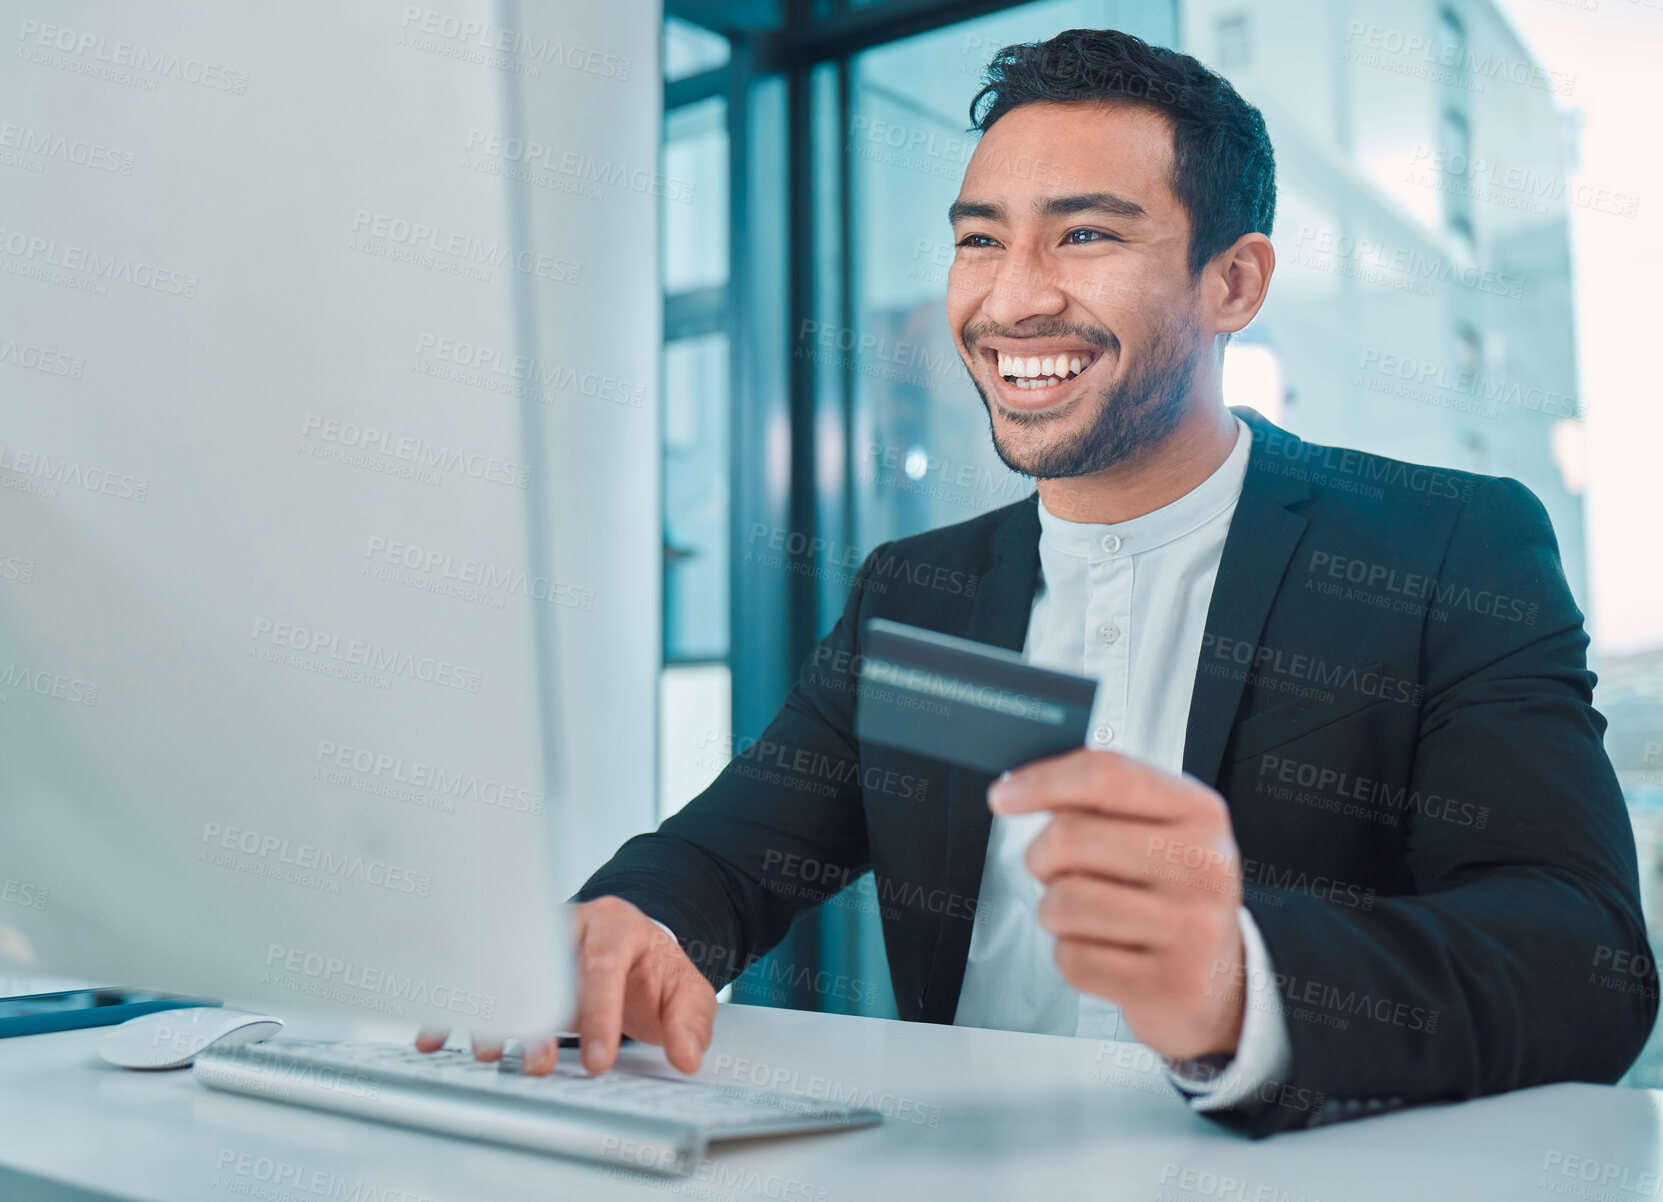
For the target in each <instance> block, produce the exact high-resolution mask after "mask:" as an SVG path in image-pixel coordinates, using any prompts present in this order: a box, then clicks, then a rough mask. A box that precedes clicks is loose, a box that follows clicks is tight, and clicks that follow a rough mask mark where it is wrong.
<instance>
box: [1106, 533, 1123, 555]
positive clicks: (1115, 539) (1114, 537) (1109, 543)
mask: <svg viewBox="0 0 1663 1202" xmlns="http://www.w3.org/2000/svg"><path fill="white" fill-rule="evenodd" d="M1103 550H1105V551H1107V552H1108V553H1109V554H1110V555H1113V554H1114V553H1115V552H1116V551H1118V550H1120V535H1118V534H1105V535H1104V536H1103Z"/></svg>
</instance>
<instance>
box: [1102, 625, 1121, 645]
mask: <svg viewBox="0 0 1663 1202" xmlns="http://www.w3.org/2000/svg"><path fill="white" fill-rule="evenodd" d="M1097 633H1098V634H1100V635H1102V636H1103V641H1104V642H1105V643H1112V642H1114V641H1115V640H1116V639H1117V638H1119V637H1120V627H1118V626H1112V625H1110V624H1109V623H1108V622H1104V623H1103V624H1102V625H1101V626H1099V627H1098V628H1097Z"/></svg>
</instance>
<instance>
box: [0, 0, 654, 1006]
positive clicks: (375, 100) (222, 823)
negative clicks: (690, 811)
mask: <svg viewBox="0 0 1663 1202" xmlns="http://www.w3.org/2000/svg"><path fill="white" fill-rule="evenodd" d="M522 7H523V6H522ZM96 8H97V21H96V22H95V24H96V28H97V30H98V32H99V35H100V36H101V37H106V38H108V39H109V42H110V44H112V45H113V44H115V43H116V42H117V41H118V40H121V41H124V42H125V43H127V44H140V45H144V44H148V42H149V41H150V40H152V39H153V37H154V36H155V35H156V28H154V19H153V17H152V16H147V15H145V14H143V13H139V12H137V11H135V10H132V9H131V6H124V5H119V4H113V3H111V4H100V5H98V6H96ZM458 11H459V12H460V13H461V15H462V16H463V17H464V19H469V20H471V19H478V20H480V21H483V22H485V23H486V27H493V28H494V27H495V26H496V25H497V24H500V14H499V13H498V12H497V11H496V8H495V6H493V5H492V4H490V3H488V2H485V3H479V2H476V0H468V2H467V3H465V4H464V5H463V7H462V9H460V10H458ZM447 19H449V18H447ZM571 19H573V18H572V15H571V13H568V12H567V11H566V10H564V9H560V10H559V11H555V10H550V11H547V12H544V11H543V10H541V9H535V8H525V10H524V11H523V12H521V13H520V14H519V16H518V17H517V18H516V20H515V21H514V22H512V23H511V24H512V26H513V28H515V29H517V30H521V31H522V32H523V34H524V36H525V37H526V39H527V41H528V43H535V44H538V45H552V46H559V45H561V44H570V42H571V40H572V38H573V36H574V34H573V33H572V28H573V27H571V25H570V21H571ZM87 20H88V21H89V22H92V17H91V16H90V15H88V16H87ZM409 22H410V17H409V16H408V13H407V12H406V9H405V7H404V6H399V5H381V6H371V10H370V11H368V12H366V13H365V14H362V18H361V19H355V20H353V21H343V22H337V23H335V24H333V25H330V26H329V29H328V31H327V36H320V35H319V33H318V31H317V30H316V29H309V28H302V27H299V26H293V25H292V24H291V25H289V26H282V27H281V28H279V27H278V26H275V25H273V24H272V23H271V22H268V21H261V20H256V19H252V18H248V17H246V16H239V15H236V14H229V13H228V14H225V18H224V19H223V20H215V21H211V22H207V23H205V24H201V25H200V26H197V27H193V28H192V30H191V37H190V39H189V40H190V42H191V45H190V46H189V47H188V49H189V50H190V51H191V53H192V54H196V55H200V56H201V58H202V59H203V60H204V61H213V62H216V63H224V64H228V65H229V66H232V67H235V71H233V72H231V74H232V75H234V76H236V77H237V78H246V80H250V81H253V82H252V83H250V84H249V86H248V87H247V89H246V94H245V93H243V92H242V91H240V90H239V91H234V92H226V91H224V90H222V89H220V88H217V87H201V86H193V85H192V84H191V82H190V81H185V80H179V79H173V78H169V79H166V80H165V82H164V83H163V84H162V85H161V91H160V92H159V93H157V94H155V95H152V94H150V93H148V92H143V93H141V92H134V91H133V90H132V89H130V88H121V87H116V86H114V85H109V86H106V85H105V84H103V83H99V84H98V85H97V86H88V81H87V79H86V78H85V76H84V75H81V74H78V73H76V72H70V71H53V70H49V69H47V68H45V67H41V66H38V65H37V66H36V67H34V68H31V70H29V71H19V72H12V73H6V74H4V75H3V77H0V102H4V103H0V109H6V108H9V109H16V110H18V111H28V112H30V113H33V114H35V116H34V117H33V118H31V120H34V121H36V122H37V123H38V128H39V129H40V130H47V131H68V132H69V133H70V134H71V135H73V136H72V139H71V140H73V138H74V137H81V138H84V139H87V140H89V141H95V142H99V144H100V145H103V142H104V141H105V140H108V141H109V142H110V144H111V145H116V146H117V147H118V148H119V150H120V151H121V153H122V154H125V155H127V156H128V158H129V160H130V161H131V162H132V163H134V164H136V167H135V169H134V170H133V171H132V172H131V173H130V174H129V173H126V172H116V173H110V174H106V173H104V172H102V171H92V170H89V169H88V168H87V167H86V166H85V165H77V164H75V163H59V162H57V161H56V160H54V161H53V162H52V165H51V167H50V168H49V169H47V170H45V171H40V172H27V171H25V172H19V173H17V176H18V178H17V179H16V180H14V181H12V182H10V183H8V185H7V187H6V188H5V189H4V194H3V196H0V228H3V229H4V230H5V231H6V232H7V233H6V238H7V240H6V242H5V246H4V247H0V251H3V252H4V255H5V256H6V257H7V262H8V263H9V264H10V265H11V266H12V267H16V268H18V270H16V271H13V270H10V269H8V271H6V272H4V273H0V316H3V321H0V327H3V330H0V979H3V980H8V981H14V982H15V981H21V980H24V979H27V978H34V977H42V978H45V977H60V978H62V977H74V978H79V979H82V980H88V981H92V982H96V983H98V984H109V985H124V986H132V987H135V988H140V987H142V988H151V989H158V990H165V991H171V992H180V993H195V994H206V995H209V996H214V997H221V998H224V999H225V1000H226V1001H228V1002H230V1003H232V1004H235V1005H240V1006H248V1007H251V1008H263V1009H269V1010H272V1011H275V1012H277V1013H278V1014H279V1015H285V1014H288V1013H290V1012H295V1011H298V1010H300V1009H303V1008H306V1009H311V1008H321V1009H322V1010H323V1011H325V1012H326V1013H331V1014H335V1015H338V1016H352V1015H357V1016H365V1017H381V1018H386V1019H389V1020H391V1021H392V1022H394V1023H396V1024H399V1025H402V1026H404V1027H406V1028H410V1029H413V1028H414V1027H415V1026H416V1025H417V1024H419V1023H427V1022H444V1023H446V1024H447V1025H449V1026H452V1027H455V1028H462V1027H481V1026H483V1027H495V1028H498V1029H501V1030H502V1031H504V1032H505V1033H507V1032H512V1031H514V1030H517V1029H519V1028H521V1027H522V1026H525V1025H527V1024H533V1025H542V1026H547V1025H549V1024H550V1023H552V1022H557V1021H560V1017H561V1016H559V1015H557V1014H555V1013H554V1011H556V1010H558V1009H559V1008H560V1001H561V998H562V997H563V996H564V990H565V989H566V987H567V986H568V985H569V981H566V980H564V978H565V977H567V976H568V975H569V974H568V973H567V972H566V971H565V953H564V952H563V951H562V950H561V949H562V945H563V941H564V939H565V938H566V932H565V931H564V930H563V929H562V927H561V915H562V908H561V907H562V905H563V902H564V899H565V898H566V897H568V896H570V895H571V893H573V892H574V891H575V890H576V888H577V887H578V886H579V885H580V884H581V883H582V881H583V879H584V878H585V877H586V876H587V875H588V873H589V872H590V871H592V870H593V869H594V868H595V867H596V866H598V864H599V863H601V862H602V861H603V860H604V859H605V858H606V857H607V856H608V855H609V854H611V852H612V851H613V850H615V849H616V847H617V846H618V845H619V844H620V843H621V842H623V841H624V839H626V838H628V837H629V836H630V835H631V834H634V833H636V832H638V831H640V830H643V829H646V828H648V827H650V826H651V825H652V822H653V818H654V814H655V802H656V798H655V797H654V791H653V782H654V778H655V771H656V764H655V761H654V746H655V733H656V732H655V728H654V719H655V705H656V689H657V680H658V672H659V670H660V667H661V656H660V646H661V639H660V631H661V624H662V617H661V613H660V598H661V595H662V589H661V583H660V572H661V568H662V563H663V541H662V533H661V517H662V515H661V507H660V493H659V483H658V476H659V469H660V461H661V453H662V448H661V445H660V437H659V418H658V373H659V366H658V364H659V355H660V341H661V340H660V332H661V331H660V324H659V316H658V315H659V313H660V311H661V309H662V299H661V296H660V294H659V285H658V275H657V264H658V248H657V240H656V230H657V227H658V221H657V206H658V203H659V199H658V196H657V193H656V191H655V190H653V189H647V188H636V187H632V186H629V185H628V184H627V182H618V183H616V184H613V183H608V184H607V185H605V187H604V190H602V189H601V188H600V187H599V186H598V185H597V187H596V188H587V187H586V188H583V189H573V190H565V189H551V188H548V187H540V186H538V184H537V182H536V181H535V180H530V181H528V180H526V179H524V178H521V177H522V176H523V175H524V174H525V173H524V172H521V171H520V170H519V169H518V167H517V166H514V167H513V169H511V170H504V169H502V164H503V163H507V162H508V160H506V159H496V158H491V157H490V156H488V155H486V154H485V153H484V152H483V150H481V151H480V153H479V154H478V155H477V156H474V157H470V159H469V160H468V161H467V162H461V161H459V158H458V154H459V153H460V152H461V151H463V150H467V151H468V152H469V154H470V155H472V154H473V151H474V150H475V149H478V148H480V147H488V146H494V145H496V143H497V140H498V139H499V138H500V139H501V140H502V144H503V145H512V146H521V145H530V144H538V145H543V146H557V147H559V148H560V150H561V153H562V154H564V155H566V156H568V157H569V158H570V159H571V160H572V161H575V162H599V163H603V164H606V163H625V164H635V165H639V164H651V163H653V162H655V161H656V157H657V154H658V141H659V129H660V119H661V114H660V102H661V97H660V96H659V94H658V92H657V91H655V90H653V89H650V88H646V89H642V88H636V87H634V86H633V84H631V85H628V86H625V85H624V83H623V82H622V81H621V80H619V79H615V78H604V77H602V76H599V75H596V74H594V73H590V72H585V71H576V70H564V69H554V70H551V69H543V70H541V71H536V72H502V71H492V70H481V69H478V68H476V67H473V66H467V65H463V66H461V68H460V69H459V65H458V63H457V62H456V61H455V60H454V59H453V58H451V57H449V56H447V55H443V54H436V53H432V52H431V51H430V50H424V49H422V48H420V47H417V46H415V45H414V44H412V43H411V42H410V39H409V37H408V36H407V35H408V34H410V33H411V32H412V31H411V30H410V28H409ZM26 24H27V23H26ZM36 24H38V23H36ZM637 24H638V23H637ZM625 28H628V29H629V30H630V31H631V32H630V33H629V35H628V36H629V37H630V38H631V39H634V40H632V41H631V42H630V47H631V50H630V53H632V54H638V57H637V60H636V61H637V62H638V63H639V62H646V61H650V60H651V59H652V54H653V47H655V46H656V41H655V39H656V37H657V31H656V27H652V28H649V27H648V26H646V25H639V28H637V25H631V24H629V23H625V24H624V25H621V26H618V27H617V30H616V31H615V32H617V35H618V36H619V37H622V36H623V34H622V32H621V31H622V30H623V29H625ZM637 34H638V35H639V36H638V37H637ZM608 36H609V37H610V36H612V34H610V33H609V34H608ZM584 44H588V43H587V42H585V43H584ZM624 61H625V62H626V63H627V62H628V61H629V60H628V59H626V60H624ZM216 78H217V77H216ZM366 81H369V82H368V83H366ZM135 100H137V101H139V103H135ZM150 101H154V104H151V103H149V102H150ZM574 113H580V114H583V115H584V116H583V119H582V120H574V118H573V116H572V114H574ZM233 128H235V129H237V130H240V131H242V132H240V133H239V134H237V136H230V135H229V134H228V133H227V131H228V130H231V129H233ZM118 135H119V136H118ZM53 136H55V137H56V136H58V133H57V132H54V133H53ZM59 141H60V142H61V141H62V138H61V137H59ZM205 154H206V155H207V158H206V159H205V158H204V155H205ZM206 161H211V163H212V169H211V170H194V169H193V170H190V171H184V172H182V171H180V170H174V169H172V167H171V166H170V165H177V164H201V163H203V162H206ZM511 166H512V165H511ZM60 167H62V168H63V169H61V170H60V169H59V168H60ZM484 168H491V170H485V169H484ZM637 174H638V173H637ZM649 174H650V173H649ZM630 178H634V174H632V175H631V176H630ZM19 239H21V242H20V241H19ZM20 364H27V365H31V369H30V370H25V369H24V367H23V366H20Z"/></svg>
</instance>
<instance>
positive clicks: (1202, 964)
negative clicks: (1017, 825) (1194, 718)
mask: <svg viewBox="0 0 1663 1202" xmlns="http://www.w3.org/2000/svg"><path fill="white" fill-rule="evenodd" d="M988 804H989V805H990V806H991V807H992V808H993V812H994V813H996V814H1004V815H1014V814H1027V813H1032V812H1034V811H1036V810H1050V811H1052V817H1051V821H1050V822H1049V823H1048V824H1047V825H1046V827H1045V829H1044V830H1042V831H1041V832H1040V833H1039V834H1038V835H1037V836H1036V837H1035V838H1034V841H1033V842H1032V843H1031V844H1030V845H1029V846H1028V853H1027V864H1028V870H1029V871H1030V872H1032V873H1033V874H1034V876H1035V877H1037V878H1038V879H1039V881H1040V883H1041V884H1043V885H1044V886H1045V895H1044V897H1042V898H1041V899H1040V903H1039V922H1040V925H1041V926H1043V927H1044V928H1045V929H1046V930H1047V931H1049V932H1051V933H1052V934H1053V935H1055V936H1056V938H1057V950H1056V960H1057V968H1058V969H1059V970H1060V971H1061V972H1062V975H1063V979H1064V980H1066V981H1067V982H1068V983H1069V984H1070V985H1072V986H1073V987H1074V988H1075V989H1078V990H1080V991H1081V992H1082V993H1090V994H1094V995H1096V996H1097V997H1101V998H1107V999H1108V1000H1110V1001H1113V1002H1116V1003H1118V1004H1119V1005H1120V1008H1121V1010H1122V1011H1123V1012H1124V1013H1125V1015H1126V1021H1127V1023H1128V1024H1129V1025H1130V1026H1131V1028H1132V1031H1133V1033H1134V1034H1136V1035H1137V1037H1138V1038H1139V1039H1140V1040H1141V1041H1143V1042H1144V1043H1145V1044H1147V1045H1148V1046H1149V1047H1151V1048H1153V1049H1154V1050H1155V1051H1157V1052H1159V1053H1160V1054H1161V1055H1163V1056H1167V1057H1169V1058H1171V1059H1174V1060H1188V1059H1192V1058H1194V1057H1197V1056H1204V1055H1209V1054H1213V1053H1224V1054H1227V1055H1234V1054H1235V1051H1236V1045H1237V1044H1238V1043H1239V1042H1240V1039H1241V1027H1242V1016H1243V1013H1244V1003H1245V994H1244V992H1243V989H1242V986H1241V982H1242V972H1243V970H1242V956H1243V951H1242V938H1241V928H1240V926H1239V925H1238V922H1237V918H1236V909H1237V907H1238V906H1240V905H1241V854H1240V852H1239V851H1238V850H1237V848H1236V840H1235V836H1234V834H1233V833H1232V831H1231V827H1230V812H1229V810H1228V808H1227V807H1226V806H1225V803H1224V799H1223V798H1222V797H1220V796H1219V795H1218V794H1217V793H1215V792H1214V791H1213V790H1212V789H1209V788H1207V786H1205V785H1203V784H1202V783H1201V782H1199V781H1197V780H1195V779H1194V778H1193V777H1184V776H1173V775H1171V774H1170V773H1167V772H1162V771H1161V770H1160V769H1158V768H1153V767H1150V766H1149V765H1148V764H1143V763H1140V762H1138V761H1137V760H1134V759H1130V758H1128V757H1127V756H1123V755H1119V754H1117V753H1115V752H1112V751H1096V750H1092V749H1089V748H1084V747H1082V748H1081V749H1079V750H1078V751H1070V752H1068V753H1066V754H1064V755H1059V756H1052V757H1050V758H1049V759H1043V760H1036V761H1035V762H1033V763H1031V764H1025V765H1024V766H1022V767H1021V768H1018V769H1016V770H1015V771H1014V772H1011V773H1008V774H1007V775H1006V776H1004V777H1002V778H1000V779H999V780H996V781H994V782H993V784H992V785H991V786H990V787H989V789H988Z"/></svg>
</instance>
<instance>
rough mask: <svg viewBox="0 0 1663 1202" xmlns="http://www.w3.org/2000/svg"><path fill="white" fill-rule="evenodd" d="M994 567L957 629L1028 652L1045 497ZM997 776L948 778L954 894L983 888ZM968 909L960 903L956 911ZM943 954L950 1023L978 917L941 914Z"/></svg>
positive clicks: (1008, 532) (996, 535) (939, 962)
mask: <svg viewBox="0 0 1663 1202" xmlns="http://www.w3.org/2000/svg"><path fill="white" fill-rule="evenodd" d="M991 543H992V546H991V550H992V566H990V567H989V568H988V570H987V572H986V574H985V575H984V576H983V578H982V580H981V583H980V585H979V587H978V588H977V590H976V599H975V601H974V603H973V604H972V607H971V612H970V623H969V625H968V626H967V627H966V628H965V629H963V630H955V631H952V632H950V633H953V634H957V635H960V636H962V637H964V638H969V639H975V640H976V641H977V642H979V643H991V644H992V645H993V646H995V647H1004V648H1007V649H1008V650H1011V651H1017V652H1020V651H1021V650H1022V645H1023V643H1024V642H1025V641H1026V639H1027V634H1028V617H1029V615H1030V614H1031V613H1032V611H1033V602H1034V588H1035V586H1036V585H1037V583H1038V580H1039V494H1038V493H1037V492H1036V493H1032V494H1030V495H1029V496H1028V497H1027V498H1026V499H1025V500H1023V501H1020V502H1018V503H1017V504H1016V505H1014V506H1012V507H1011V509H1010V513H1009V515H1008V516H1007V517H1006V518H1005V520H1004V521H1003V522H1001V523H1000V524H999V525H998V527H997V528H996V529H995V530H994V532H993V536H992V540H991ZM992 780H993V777H992V776H991V775H990V774H988V773H985V772H977V771H975V770H974V769H971V768H963V767H960V766H958V765H956V764H955V765H954V766H953V767H952V769H951V771H950V772H949V773H948V776H947V857H946V878H947V879H946V880H945V882H944V883H943V887H944V888H945V889H946V890H947V896H948V897H949V898H952V897H954V896H957V897H960V898H973V897H975V896H976V895H977V894H978V893H980V892H981V888H982V867H983V864H984V863H985V862H986V860H987V841H988V834H989V832H990V831H991V830H992V829H993V815H992V813H991V812H990V811H989V810H988V808H987V786H988V785H989V784H990V783H991V782H992ZM959 912H962V909H961V908H955V914H956V913H959ZM937 924H938V925H937V927H936V938H935V952H934V954H933V956H932V958H931V966H930V972H929V975H928V977H927V978H926V987H925V993H924V996H922V997H921V998H920V999H919V1001H920V1008H921V1015H920V1017H921V1018H922V1019H923V1021H925V1022H939V1023H950V1022H952V1021H953V1014H954V1012H955V1011H956V1010H957V1008H958V995H959V987H960V986H961V985H962V984H963V981H964V966H965V961H966V959H967V958H968V956H969V954H970V932H971V927H972V925H973V924H972V922H970V921H968V920H966V919H959V918H955V919H954V920H953V921H947V919H946V918H945V916H944V915H939V916H938V917H937Z"/></svg>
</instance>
